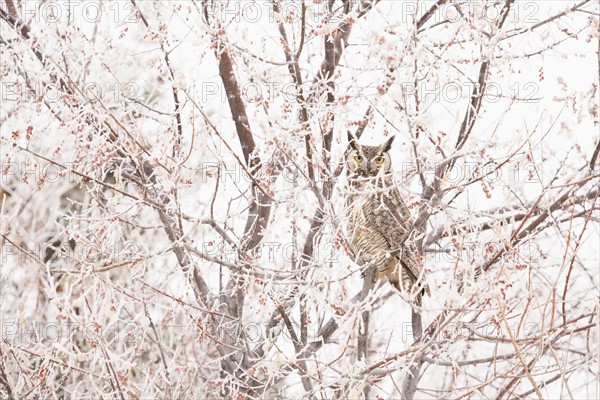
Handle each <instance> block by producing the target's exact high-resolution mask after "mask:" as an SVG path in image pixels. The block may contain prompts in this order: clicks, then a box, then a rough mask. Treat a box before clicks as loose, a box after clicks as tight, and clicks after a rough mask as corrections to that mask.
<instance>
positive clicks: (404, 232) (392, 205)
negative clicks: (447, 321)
mask: <svg viewBox="0 0 600 400" xmlns="http://www.w3.org/2000/svg"><path fill="white" fill-rule="evenodd" d="M373 214H374V216H375V222H376V224H377V226H378V227H379V229H380V232H381V234H382V235H383V236H384V237H385V239H386V240H387V242H388V243H389V245H390V250H391V253H392V254H394V253H397V255H396V257H398V258H399V259H400V261H401V262H402V265H404V266H405V267H406V269H407V270H408V272H409V273H410V274H412V275H413V276H412V278H414V281H415V282H416V281H417V279H418V278H419V276H420V274H421V267H420V263H419V262H418V261H417V257H415V254H414V251H415V249H414V248H413V246H409V245H408V244H407V243H406V240H407V239H408V237H409V236H410V234H411V232H412V227H413V221H412V218H411V215H410V211H409V210H408V207H407V206H406V204H405V203H404V201H403V200H402V198H401V197H400V192H398V190H397V189H393V190H392V191H390V192H388V193H382V194H379V195H378V204H377V205H376V206H375V207H374V210H373ZM400 253H401V254H400Z"/></svg>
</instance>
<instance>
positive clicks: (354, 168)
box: [346, 132, 395, 177]
mask: <svg viewBox="0 0 600 400" xmlns="http://www.w3.org/2000/svg"><path fill="white" fill-rule="evenodd" d="M394 138H395V136H392V137H390V138H389V139H388V140H386V141H385V142H384V143H383V144H382V145H380V146H365V145H361V144H359V143H358V139H356V137H354V135H352V134H351V133H350V132H348V148H347V149H346V167H347V168H348V174H349V175H359V176H362V177H375V176H377V175H378V174H379V173H381V172H383V173H384V174H385V173H388V172H391V170H392V158H391V157H390V154H389V151H390V148H391V147H392V142H393V141H394Z"/></svg>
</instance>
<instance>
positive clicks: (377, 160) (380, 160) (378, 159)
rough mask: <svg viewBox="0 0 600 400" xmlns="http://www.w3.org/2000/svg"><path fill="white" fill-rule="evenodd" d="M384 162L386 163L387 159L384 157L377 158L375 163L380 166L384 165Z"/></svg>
mask: <svg viewBox="0 0 600 400" xmlns="http://www.w3.org/2000/svg"><path fill="white" fill-rule="evenodd" d="M384 161H385V159H384V158H383V157H377V158H376V159H375V162H376V163H377V164H380V165H381V164H383V162H384Z"/></svg>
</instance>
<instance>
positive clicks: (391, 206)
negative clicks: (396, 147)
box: [346, 135, 429, 305]
mask: <svg viewBox="0 0 600 400" xmlns="http://www.w3.org/2000/svg"><path fill="white" fill-rule="evenodd" d="M348 139H349V144H348V149H347V150H346V168H347V174H348V192H349V193H348V196H347V198H346V207H347V212H348V214H349V220H348V233H349V236H350V242H351V245H352V248H353V250H354V252H355V253H356V254H357V255H358V256H359V257H360V258H361V259H362V261H364V262H365V263H369V264H371V265H373V266H374V267H375V269H376V279H381V278H387V279H388V281H390V283H392V284H393V285H394V287H396V289H398V290H402V289H404V290H407V291H409V292H410V293H413V294H416V293H417V292H421V290H419V288H423V289H422V290H424V291H426V292H427V293H429V288H428V287H427V286H424V287H423V285H422V284H421V283H419V284H418V285H415V283H417V282H422V280H423V278H422V276H421V275H422V273H421V271H422V266H421V263H420V261H419V260H420V256H419V255H418V252H417V251H416V249H415V248H414V247H413V246H409V245H408V244H407V239H408V238H409V236H410V234H411V232H412V218H411V215H410V211H409V210H408V207H406V204H405V203H404V201H403V200H402V197H401V196H400V192H399V191H398V189H397V187H396V185H395V184H394V180H393V171H392V168H391V157H390V154H389V150H390V147H391V145H392V141H393V139H394V137H391V138H390V139H389V140H387V141H386V142H385V143H384V144H382V145H381V146H365V145H361V144H359V143H358V141H357V140H356V139H355V138H354V137H353V136H351V135H349V138H348ZM398 266H400V268H398ZM400 282H402V288H401V287H400ZM420 300H421V294H420V293H419V294H418V295H416V298H415V302H416V303H417V304H418V305H419V304H420V303H421V301H420Z"/></svg>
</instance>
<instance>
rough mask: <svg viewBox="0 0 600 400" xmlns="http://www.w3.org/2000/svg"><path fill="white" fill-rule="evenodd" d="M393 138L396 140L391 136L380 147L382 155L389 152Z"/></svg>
mask: <svg viewBox="0 0 600 400" xmlns="http://www.w3.org/2000/svg"><path fill="white" fill-rule="evenodd" d="M395 138H396V136H392V137H390V138H389V139H388V140H387V141H386V142H385V143H384V144H382V145H381V152H382V153H383V152H386V151H389V150H390V149H391V148H392V142H393V141H394V139H395Z"/></svg>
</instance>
